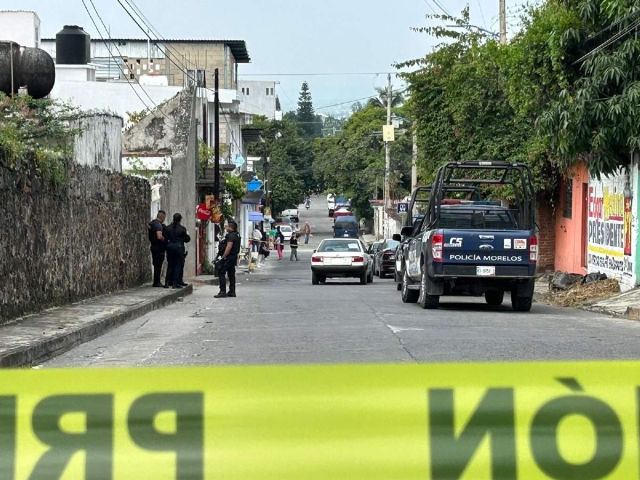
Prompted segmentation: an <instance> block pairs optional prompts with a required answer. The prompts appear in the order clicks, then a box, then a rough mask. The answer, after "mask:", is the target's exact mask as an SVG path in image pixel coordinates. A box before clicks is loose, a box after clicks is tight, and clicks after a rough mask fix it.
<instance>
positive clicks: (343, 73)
mask: <svg viewBox="0 0 640 480" xmlns="http://www.w3.org/2000/svg"><path fill="white" fill-rule="evenodd" d="M125 1H126V0H125ZM396 73H398V72H317V73H241V74H239V75H238V76H239V77H333V76H351V75H394V74H396Z"/></svg>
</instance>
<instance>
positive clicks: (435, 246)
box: [431, 233, 444, 262]
mask: <svg viewBox="0 0 640 480" xmlns="http://www.w3.org/2000/svg"><path fill="white" fill-rule="evenodd" d="M443 243H444V235H443V234H441V233H436V234H435V235H434V236H433V237H432V247H431V248H432V251H433V261H434V262H442V244H443Z"/></svg>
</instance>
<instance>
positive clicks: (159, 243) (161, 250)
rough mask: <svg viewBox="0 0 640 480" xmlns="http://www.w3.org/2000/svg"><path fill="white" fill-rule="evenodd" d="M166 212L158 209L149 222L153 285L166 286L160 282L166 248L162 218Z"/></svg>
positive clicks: (165, 216)
mask: <svg viewBox="0 0 640 480" xmlns="http://www.w3.org/2000/svg"><path fill="white" fill-rule="evenodd" d="M165 218H167V214H166V213H165V212H164V211H163V210H160V211H159V212H158V216H157V217H156V219H155V220H152V221H151V223H149V227H148V230H149V242H151V260H152V261H153V286H154V287H166V285H162V283H161V282H160V275H161V273H162V264H163V263H164V255H165V252H166V250H167V243H166V240H165V238H164V229H165V226H164V220H165Z"/></svg>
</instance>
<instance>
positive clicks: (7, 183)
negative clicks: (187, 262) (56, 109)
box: [0, 157, 151, 323]
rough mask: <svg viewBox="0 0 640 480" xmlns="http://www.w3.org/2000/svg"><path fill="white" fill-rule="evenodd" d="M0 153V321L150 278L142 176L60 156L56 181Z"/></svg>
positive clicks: (147, 200) (145, 186)
mask: <svg viewBox="0 0 640 480" xmlns="http://www.w3.org/2000/svg"><path fill="white" fill-rule="evenodd" d="M34 167H35V165H34V164H33V162H30V161H27V162H21V163H20V164H19V166H18V168H17V169H13V168H9V167H8V165H7V164H6V163H5V161H4V160H3V158H2V157H0V218H2V219H3V227H2V228H0V323H1V322H6V321H7V320H8V319H11V318H15V317H18V316H21V315H24V314H27V313H31V312H37V311H40V310H42V309H45V308H48V307H52V306H57V305H64V304H68V303H71V302H74V301H78V300H81V299H85V298H89V297H94V296H97V295H101V294H106V293H109V292H113V291H116V290H121V289H127V288H131V287H134V286H137V285H141V284H143V283H145V282H147V281H149V280H150V277H151V272H150V259H149V244H148V237H147V224H148V222H149V209H150V200H151V194H150V188H149V184H148V182H147V181H146V180H143V179H139V178H134V177H127V176H124V175H122V174H119V173H114V172H107V171H104V170H101V169H98V168H96V167H87V166H82V165H78V164H75V163H73V162H68V163H67V164H66V174H65V178H64V181H62V182H60V183H54V182H53V181H52V180H47V179H43V178H42V176H41V175H40V174H39V173H38V171H37V170H36V169H35V168H34Z"/></svg>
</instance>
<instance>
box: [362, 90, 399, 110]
mask: <svg viewBox="0 0 640 480" xmlns="http://www.w3.org/2000/svg"><path fill="white" fill-rule="evenodd" d="M376 92H377V93H378V96H377V97H374V98H371V99H370V100H369V101H368V102H367V104H368V105H369V106H371V107H378V108H387V102H388V101H389V92H388V91H387V89H386V88H379V87H376ZM403 103H404V96H403V95H402V93H401V92H400V91H399V90H395V89H393V87H392V88H391V108H396V107H399V106H400V105H402V104H403Z"/></svg>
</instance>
